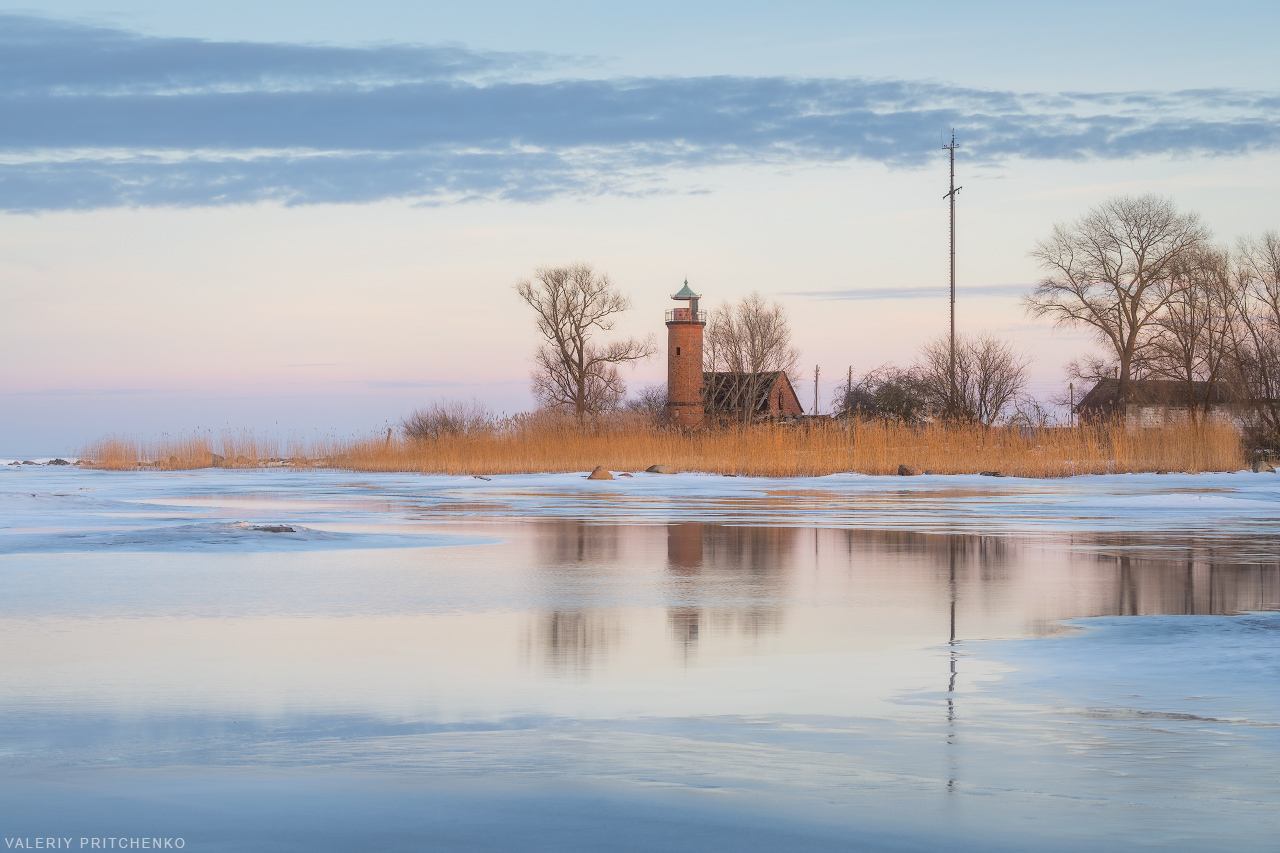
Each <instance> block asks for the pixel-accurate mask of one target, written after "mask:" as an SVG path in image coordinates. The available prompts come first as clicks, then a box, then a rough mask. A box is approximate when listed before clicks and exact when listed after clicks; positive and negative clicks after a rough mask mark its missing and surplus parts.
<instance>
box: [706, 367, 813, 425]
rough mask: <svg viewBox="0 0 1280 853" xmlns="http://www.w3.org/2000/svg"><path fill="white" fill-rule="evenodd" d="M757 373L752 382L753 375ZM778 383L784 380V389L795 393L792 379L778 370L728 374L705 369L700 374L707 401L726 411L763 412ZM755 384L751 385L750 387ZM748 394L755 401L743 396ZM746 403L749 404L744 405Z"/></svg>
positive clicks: (765, 411)
mask: <svg viewBox="0 0 1280 853" xmlns="http://www.w3.org/2000/svg"><path fill="white" fill-rule="evenodd" d="M753 376H758V381H756V382H753V381H752V377H753ZM779 382H784V383H786V386H787V390H788V391H790V392H791V395H792V396H793V397H794V396H795V393H796V392H795V389H793V388H792V387H791V380H790V379H788V378H787V374H785V373H783V372H782V371H781V370H770V371H767V372H764V373H760V374H751V373H731V372H728V371H717V372H714V373H711V372H706V373H703V374H702V384H703V387H705V388H706V389H707V390H708V392H709V399H708V401H707V402H708V403H709V404H710V405H711V406H712V407H713V408H715V409H721V410H726V411H742V410H743V409H746V410H747V411H749V412H753V413H758V414H763V413H767V412H768V411H769V397H770V395H772V394H773V391H774V389H775V388H776V387H777V385H778V383H779ZM753 386H754V387H753ZM748 394H752V395H753V396H754V398H755V399H754V400H747V399H745V398H746V396H747V395H748ZM746 403H749V404H750V405H744V404H746Z"/></svg>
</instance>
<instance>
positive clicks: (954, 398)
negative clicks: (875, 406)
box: [942, 128, 964, 416]
mask: <svg viewBox="0 0 1280 853" xmlns="http://www.w3.org/2000/svg"><path fill="white" fill-rule="evenodd" d="M959 147H960V146H959V145H957V144H956V131H955V128H952V129H951V144H950V145H944V146H942V150H943V151H946V152H947V153H948V154H949V155H950V157H951V190H950V192H948V193H947V194H946V195H944V196H943V198H944V199H950V200H951V399H950V400H949V401H948V403H947V408H948V410H949V411H948V412H947V414H948V415H952V416H954V415H955V413H956V407H957V404H958V403H959V396H960V395H959V394H958V393H957V389H956V193H958V192H960V190H962V189H964V187H958V186H956V149H957V148H959Z"/></svg>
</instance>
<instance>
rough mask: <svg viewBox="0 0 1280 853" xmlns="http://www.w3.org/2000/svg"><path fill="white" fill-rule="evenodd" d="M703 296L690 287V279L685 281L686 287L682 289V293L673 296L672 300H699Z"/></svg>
mask: <svg viewBox="0 0 1280 853" xmlns="http://www.w3.org/2000/svg"><path fill="white" fill-rule="evenodd" d="M700 295H701V294H697V293H694V292H693V290H692V289H691V288H690V287H689V279H687V278H686V279H685V280H684V287H682V288H680V292H679V293H677V294H675V295H674V296H672V297H671V298H672V299H697V298H699V296H700Z"/></svg>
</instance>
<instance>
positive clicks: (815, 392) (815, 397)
mask: <svg viewBox="0 0 1280 853" xmlns="http://www.w3.org/2000/svg"><path fill="white" fill-rule="evenodd" d="M813 414H814V415H815V416H816V415H817V414H818V365H816V364H815V365H814V366H813Z"/></svg>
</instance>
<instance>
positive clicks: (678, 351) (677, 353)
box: [676, 347, 680, 355]
mask: <svg viewBox="0 0 1280 853" xmlns="http://www.w3.org/2000/svg"><path fill="white" fill-rule="evenodd" d="M679 354H680V347H676V355H679Z"/></svg>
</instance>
